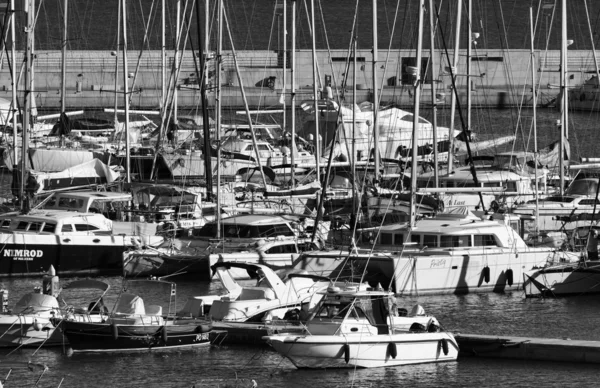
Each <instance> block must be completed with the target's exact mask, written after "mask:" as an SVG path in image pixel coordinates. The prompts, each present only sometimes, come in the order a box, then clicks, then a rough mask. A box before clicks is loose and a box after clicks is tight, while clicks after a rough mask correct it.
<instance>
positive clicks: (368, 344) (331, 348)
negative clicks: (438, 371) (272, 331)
mask: <svg viewBox="0 0 600 388" xmlns="http://www.w3.org/2000/svg"><path fill="white" fill-rule="evenodd" d="M404 312H405V310H403V313H404ZM403 315H404V314H402V315H401V314H399V310H398V308H397V306H396V299H395V297H394V296H393V295H392V294H391V293H388V292H384V291H369V290H359V289H358V288H356V287H350V288H347V289H340V288H338V287H331V288H329V289H328V290H327V291H326V292H324V296H323V299H322V300H321V302H320V303H319V305H318V306H317V308H316V310H315V312H314V313H313V315H312V316H311V318H310V319H309V321H308V323H307V324H306V329H305V332H304V333H303V334H301V335H296V334H293V335H290V334H278V335H270V336H267V337H265V339H266V340H267V342H268V343H269V344H270V345H271V346H272V347H273V349H275V351H277V352H278V353H280V354H281V355H283V356H285V357H287V358H288V359H289V360H290V361H291V362H292V363H293V364H294V365H295V366H296V367H297V368H314V369H325V368H373V367H384V366H398V365H408V364H422V363H430V362H445V361H455V360H456V358H457V357H458V344H457V343H456V340H455V339H454V336H453V335H452V334H451V333H448V332H445V331H444V330H443V329H442V327H441V326H440V324H439V323H438V321H437V320H436V319H435V318H434V317H432V316H428V315H425V314H424V310H423V308H422V307H420V306H415V308H413V310H412V312H411V314H409V315H404V316H403Z"/></svg>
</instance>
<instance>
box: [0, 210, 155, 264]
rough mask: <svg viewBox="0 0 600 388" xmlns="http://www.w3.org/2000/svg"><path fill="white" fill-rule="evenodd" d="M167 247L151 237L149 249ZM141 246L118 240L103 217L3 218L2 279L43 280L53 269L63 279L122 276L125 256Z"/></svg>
mask: <svg viewBox="0 0 600 388" xmlns="http://www.w3.org/2000/svg"><path fill="white" fill-rule="evenodd" d="M162 241H163V238H162V237H159V236H150V237H148V240H147V241H146V243H147V244H148V245H154V244H156V245H158V244H159V243H160V242H162ZM141 243H142V242H141V240H140V238H139V237H138V236H134V235H115V234H113V229H112V221H111V220H109V219H108V218H106V217H105V216H104V215H102V214H98V213H79V212H70V211H64V210H33V211H30V212H29V213H27V214H20V213H16V212H14V213H5V214H2V215H0V257H2V259H3V260H2V261H1V262H0V276H29V275H38V274H40V272H41V269H45V268H49V267H50V266H51V265H53V266H54V268H55V269H56V271H57V273H58V274H60V275H63V276H64V275H85V276H90V275H115V274H119V275H120V274H122V273H123V252H125V251H126V250H128V249H131V248H134V247H139V246H140V245H141ZM42 271H43V270H42Z"/></svg>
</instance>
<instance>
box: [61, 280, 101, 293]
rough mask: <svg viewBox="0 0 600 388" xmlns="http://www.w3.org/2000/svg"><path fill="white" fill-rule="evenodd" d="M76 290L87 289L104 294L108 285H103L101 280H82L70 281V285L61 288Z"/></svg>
mask: <svg viewBox="0 0 600 388" xmlns="http://www.w3.org/2000/svg"><path fill="white" fill-rule="evenodd" d="M77 288H88V289H95V290H101V291H104V292H106V291H107V290H108V289H109V288H110V284H108V283H105V282H103V281H101V280H94V279H83V280H75V281H72V282H71V283H68V284H66V285H65V286H63V289H77Z"/></svg>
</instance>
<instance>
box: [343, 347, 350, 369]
mask: <svg viewBox="0 0 600 388" xmlns="http://www.w3.org/2000/svg"><path fill="white" fill-rule="evenodd" d="M344 361H346V364H347V363H348V362H350V345H349V344H345V345H344Z"/></svg>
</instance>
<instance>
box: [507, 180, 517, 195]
mask: <svg viewBox="0 0 600 388" xmlns="http://www.w3.org/2000/svg"><path fill="white" fill-rule="evenodd" d="M506 191H509V192H513V193H514V192H516V191H517V182H509V181H507V182H506Z"/></svg>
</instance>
